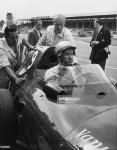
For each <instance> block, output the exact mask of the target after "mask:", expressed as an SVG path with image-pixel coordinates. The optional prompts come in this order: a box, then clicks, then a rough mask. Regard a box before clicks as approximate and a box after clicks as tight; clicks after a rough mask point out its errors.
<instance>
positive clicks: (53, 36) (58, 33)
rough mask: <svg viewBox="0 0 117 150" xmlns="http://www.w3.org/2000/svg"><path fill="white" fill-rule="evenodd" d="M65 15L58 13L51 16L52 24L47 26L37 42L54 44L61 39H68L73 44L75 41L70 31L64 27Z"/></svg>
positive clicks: (39, 43)
mask: <svg viewBox="0 0 117 150" xmlns="http://www.w3.org/2000/svg"><path fill="white" fill-rule="evenodd" d="M65 22H66V18H65V16H63V15H61V14H58V15H55V16H54V17H53V24H54V25H51V26H48V27H47V30H46V31H45V33H44V35H43V36H42V38H41V39H40V40H39V42H38V43H37V46H38V45H42V46H56V44H58V43H59V42H61V41H69V42H70V43H71V44H72V45H73V46H75V42H74V39H73V36H72V33H71V32H70V31H69V29H67V28H66V27H65Z"/></svg>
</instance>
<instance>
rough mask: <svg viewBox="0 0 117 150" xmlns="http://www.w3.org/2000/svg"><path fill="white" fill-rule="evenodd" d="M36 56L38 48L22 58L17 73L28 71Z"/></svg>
mask: <svg viewBox="0 0 117 150" xmlns="http://www.w3.org/2000/svg"><path fill="white" fill-rule="evenodd" d="M37 56H38V50H36V51H30V52H29V53H28V54H27V57H26V59H25V60H24V62H23V64H22V66H21V67H20V69H19V70H18V72H17V75H18V76H22V75H24V74H26V73H27V72H28V70H29V69H31V67H32V66H33V64H34V62H35V60H36V58H37Z"/></svg>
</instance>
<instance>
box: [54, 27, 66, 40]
mask: <svg viewBox="0 0 117 150" xmlns="http://www.w3.org/2000/svg"><path fill="white" fill-rule="evenodd" d="M64 30H65V27H63V29H62V32H61V33H60V34H57V35H56V36H59V37H61V38H62V37H63V34H64ZM54 35H55V32H54Z"/></svg>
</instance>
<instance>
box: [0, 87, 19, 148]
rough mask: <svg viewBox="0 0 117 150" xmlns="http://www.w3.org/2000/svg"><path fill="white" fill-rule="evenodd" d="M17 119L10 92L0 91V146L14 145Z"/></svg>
mask: <svg viewBox="0 0 117 150" xmlns="http://www.w3.org/2000/svg"><path fill="white" fill-rule="evenodd" d="M17 131H18V128H17V117H16V114H15V111H14V102H13V99H12V96H11V94H10V92H9V91H8V90H6V89H0V146H2V145H3V146H4V145H5V146H7V145H10V146H12V145H15V142H16V138H17Z"/></svg>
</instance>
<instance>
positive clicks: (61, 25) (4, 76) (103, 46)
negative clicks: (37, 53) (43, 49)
mask: <svg viewBox="0 0 117 150" xmlns="http://www.w3.org/2000/svg"><path fill="white" fill-rule="evenodd" d="M65 22H66V17H65V16H64V15H62V14H57V15H54V16H53V25H50V26H48V27H47V29H46V31H45V32H44V34H43V35H42V33H41V29H42V26H43V22H42V20H35V21H34V27H33V29H32V30H31V31H30V32H29V34H28V40H26V39H25V38H23V37H21V35H20V34H19V32H18V29H17V26H16V25H15V24H14V23H12V24H10V25H9V26H8V25H6V24H5V23H4V21H1V22H0V27H1V32H0V33H1V39H0V86H1V87H2V88H8V85H9V81H13V82H15V83H19V82H20V80H21V79H20V78H18V77H17V76H16V74H15V72H16V71H17V70H18V68H19V67H20V66H21V62H22V51H23V50H22V49H23V47H24V46H26V47H27V51H28V52H29V51H31V50H33V49H34V48H35V47H36V46H52V47H53V46H54V47H55V51H56V49H58V47H59V50H57V51H60V52H62V53H59V55H60V54H61V55H60V56H59V57H58V52H57V53H56V55H57V57H58V59H59V61H60V60H61V61H60V65H63V66H72V65H73V64H78V60H77V56H76V55H75V49H76V46H75V41H74V38H73V35H72V33H71V32H70V30H69V29H68V28H66V27H65ZM94 28H95V30H94V33H93V36H92V40H91V42H90V46H91V48H92V51H91V55H90V57H89V59H90V60H91V63H92V64H99V65H100V66H101V67H102V69H103V70H104V69H105V65H106V60H107V58H108V54H109V49H108V46H109V45H110V44H111V34H110V31H109V30H108V29H105V28H104V27H103V20H101V19H96V20H95V21H94ZM59 44H60V45H59ZM58 45H59V46H58ZM60 58H62V59H60ZM63 58H64V59H63ZM66 59H67V61H68V62H69V61H70V62H71V63H66V62H65V61H66ZM54 69H55V68H54ZM51 71H52V69H51ZM50 74H51V73H50ZM45 78H46V80H47V77H45Z"/></svg>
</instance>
